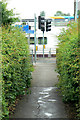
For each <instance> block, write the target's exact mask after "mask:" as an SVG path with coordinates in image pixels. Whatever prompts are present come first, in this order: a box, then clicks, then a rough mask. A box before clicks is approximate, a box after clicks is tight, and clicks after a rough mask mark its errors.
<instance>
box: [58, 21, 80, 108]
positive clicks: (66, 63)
mask: <svg viewBox="0 0 80 120" xmlns="http://www.w3.org/2000/svg"><path fill="white" fill-rule="evenodd" d="M58 39H59V41H60V43H59V45H58V48H57V71H58V73H59V83H58V87H59V88H60V90H61V93H62V95H63V100H64V101H65V102H74V103H77V104H78V106H79V99H80V98H79V90H80V86H79V81H80V75H79V73H80V69H79V67H80V61H79V55H80V48H79V39H78V26H77V24H76V23H74V22H73V23H71V24H70V26H69V27H68V29H67V30H64V29H63V31H62V32H61V34H60V35H59V36H58Z"/></svg>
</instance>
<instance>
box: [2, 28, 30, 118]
mask: <svg viewBox="0 0 80 120" xmlns="http://www.w3.org/2000/svg"><path fill="white" fill-rule="evenodd" d="M31 70H32V68H31V64H30V55H29V47H28V43H27V39H26V37H25V35H24V33H23V32H22V31H21V30H20V29H19V28H15V27H11V26H8V27H3V28H2V79H3V96H2V97H3V102H2V104H3V107H2V108H3V117H8V115H9V111H10V110H12V108H13V106H14V104H15V100H16V97H17V96H19V95H24V94H25V90H26V88H28V87H29V86H30V79H31Z"/></svg>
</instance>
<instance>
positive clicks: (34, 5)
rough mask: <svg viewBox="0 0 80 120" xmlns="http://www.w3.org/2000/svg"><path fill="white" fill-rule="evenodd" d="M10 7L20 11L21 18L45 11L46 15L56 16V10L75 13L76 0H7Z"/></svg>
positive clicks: (16, 11) (37, 14)
mask: <svg viewBox="0 0 80 120" xmlns="http://www.w3.org/2000/svg"><path fill="white" fill-rule="evenodd" d="M7 2H8V9H13V8H15V9H16V10H14V13H20V15H19V16H20V18H27V19H28V18H34V13H35V14H36V16H39V15H40V12H41V11H45V13H46V16H47V17H50V16H54V14H55V13H56V11H58V10H59V11H62V12H63V13H70V14H71V15H73V14H74V0H7Z"/></svg>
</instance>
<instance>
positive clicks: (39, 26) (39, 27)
mask: <svg viewBox="0 0 80 120" xmlns="http://www.w3.org/2000/svg"><path fill="white" fill-rule="evenodd" d="M38 29H41V16H38Z"/></svg>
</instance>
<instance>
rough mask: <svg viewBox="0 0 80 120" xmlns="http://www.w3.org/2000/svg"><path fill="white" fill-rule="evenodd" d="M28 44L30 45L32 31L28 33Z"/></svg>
mask: <svg viewBox="0 0 80 120" xmlns="http://www.w3.org/2000/svg"><path fill="white" fill-rule="evenodd" d="M28 45H29V46H30V33H29V34H28Z"/></svg>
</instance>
